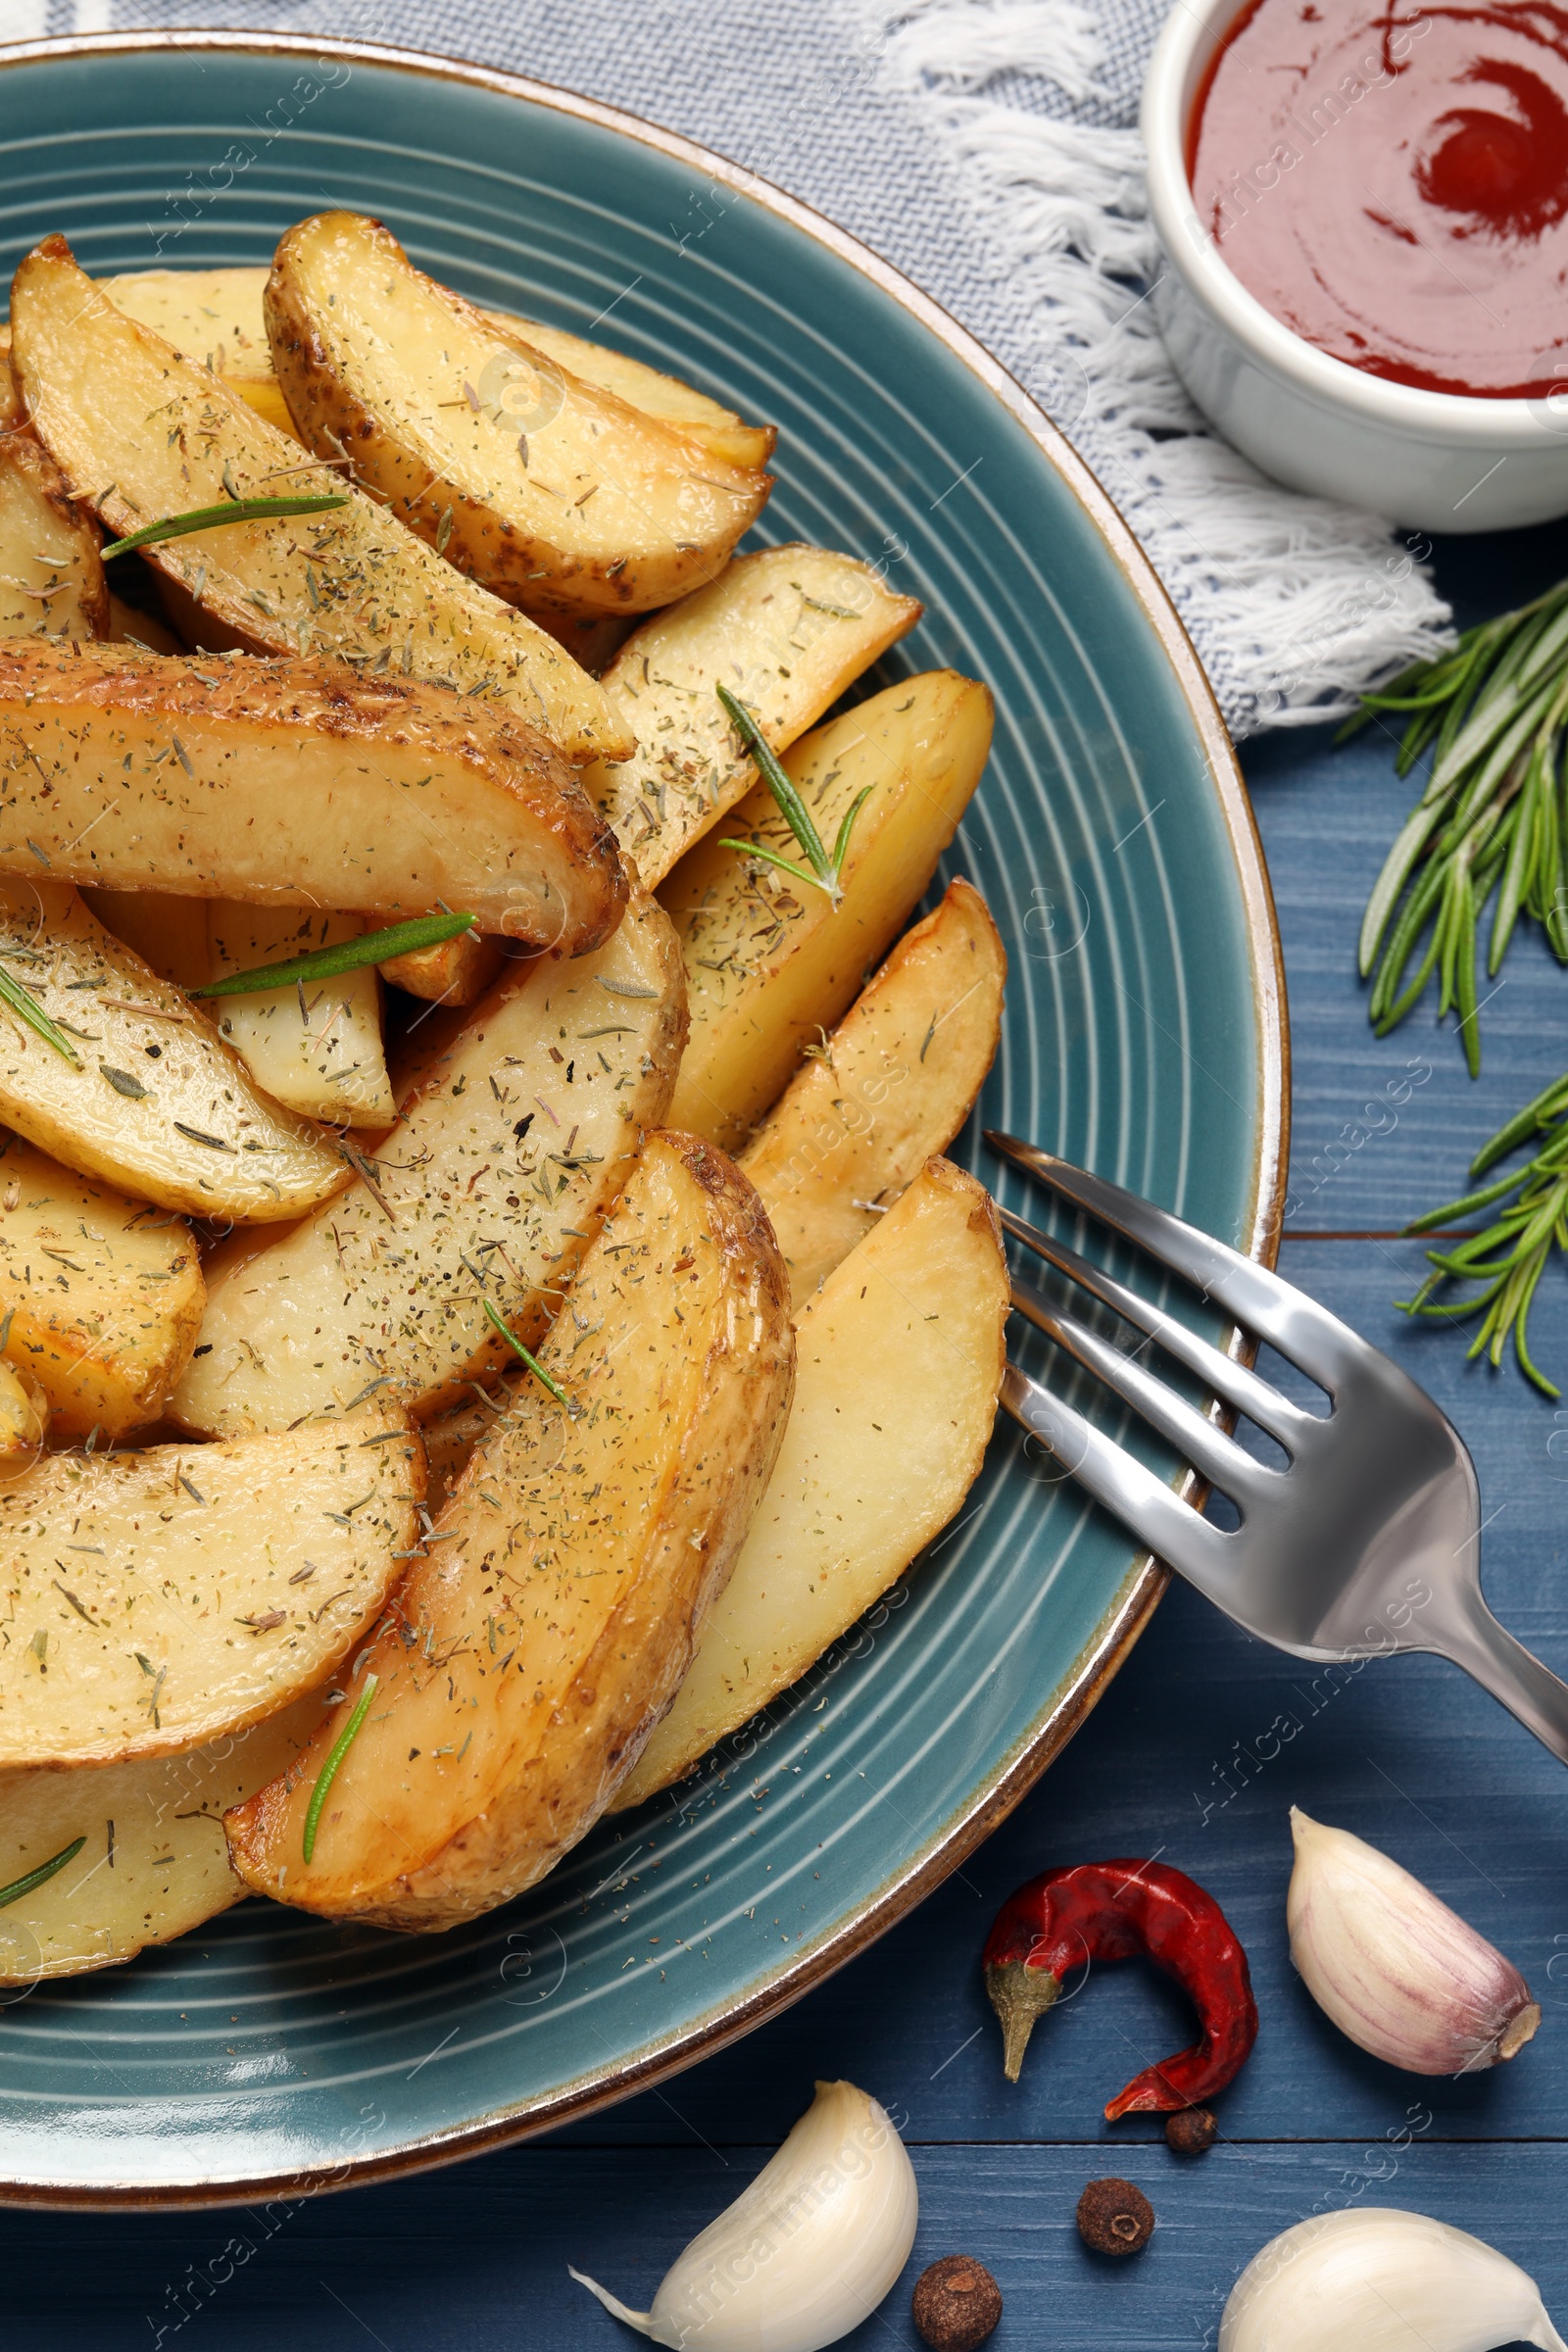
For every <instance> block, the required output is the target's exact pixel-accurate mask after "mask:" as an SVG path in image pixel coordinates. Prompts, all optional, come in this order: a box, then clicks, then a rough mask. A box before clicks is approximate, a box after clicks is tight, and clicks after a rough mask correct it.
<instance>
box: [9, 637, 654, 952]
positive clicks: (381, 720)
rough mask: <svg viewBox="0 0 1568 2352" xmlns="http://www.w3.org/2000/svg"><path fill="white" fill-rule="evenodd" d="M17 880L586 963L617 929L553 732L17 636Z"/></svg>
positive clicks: (376, 687) (331, 666)
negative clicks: (393, 922)
mask: <svg viewBox="0 0 1568 2352" xmlns="http://www.w3.org/2000/svg"><path fill="white" fill-rule="evenodd" d="M0 739H3V740H0V787H3V789H0V873H36V872H37V870H38V865H39V861H40V858H41V859H42V860H43V861H44V863H45V864H46V866H47V869H48V871H49V872H50V873H52V874H55V875H57V876H58V877H59V878H61V879H62V880H65V881H70V882H89V883H97V884H99V885H100V886H101V887H103V888H106V889H111V890H130V889H135V888H136V887H137V886H138V885H143V884H145V885H147V886H148V887H152V888H158V889H162V890H165V891H172V892H175V893H179V892H187V891H188V892H190V893H191V894H192V895H193V896H195V897H197V898H225V899H245V900H248V901H249V902H251V903H252V904H253V905H256V906H272V907H334V908H341V909H343V910H345V911H354V912H361V913H376V914H384V915H399V914H401V915H403V916H405V917H407V916H409V915H414V914H418V913H421V912H423V911H424V910H425V909H427V908H428V907H433V906H435V905H436V904H437V903H438V902H440V901H442V900H445V901H446V903H447V904H448V905H449V906H453V907H464V908H466V909H468V910H471V911H472V912H473V913H474V914H475V915H476V916H477V918H478V925H479V928H480V929H481V930H482V931H486V932H500V933H503V934H506V935H508V936H510V937H512V938H514V939H523V940H528V941H530V942H533V943H535V944H537V945H540V946H544V947H559V948H563V949H564V950H565V952H566V953H567V954H568V955H575V954H577V953H579V952H580V951H581V950H582V949H584V948H592V947H597V946H598V945H599V942H600V941H601V940H602V939H607V938H608V937H609V935H610V933H611V932H612V931H613V929H614V927H615V924H616V922H617V921H618V920H619V918H620V909H621V907H622V906H623V905H624V903H625V882H624V878H623V876H622V873H621V868H620V862H619V859H618V858H617V856H616V853H615V847H614V844H613V841H612V839H611V837H610V835H609V833H608V831H607V830H606V828H605V825H604V823H603V821H602V819H601V818H600V817H599V816H598V815H597V813H596V812H595V810H594V809H593V807H592V806H591V804H590V803H589V801H588V799H587V797H586V796H585V794H584V793H583V791H582V788H581V786H580V785H579V784H578V783H577V781H576V778H575V777H574V776H573V774H572V771H571V769H570V768H569V767H568V766H567V764H566V762H565V761H564V760H563V759H562V758H561V756H560V754H559V753H558V752H557V751H556V749H555V746H554V745H553V744H551V743H550V742H548V741H547V740H546V738H545V737H544V736H543V735H540V734H539V733H538V732H537V731H536V730H534V729H532V728H528V727H523V726H519V725H518V724H517V722H516V721H515V720H513V719H508V718H506V717H504V716H502V715H500V714H499V713H497V712H495V711H480V710H479V709H478V708H477V707H476V706H475V705H473V704H471V703H460V702H458V701H456V700H455V699H454V697H453V696H452V695H450V694H447V693H444V692H442V691H441V690H440V689H438V688H436V687H432V686H425V685H420V684H417V682H415V681H413V680H409V679H399V680H397V681H395V682H393V681H390V680H370V679H368V678H362V677H360V676H359V675H358V673H357V672H355V671H354V670H352V669H350V668H349V666H348V664H347V663H346V662H335V661H330V662H321V661H315V660H310V659H301V660H298V661H288V662H257V661H235V662H222V661H220V662H211V661H208V660H205V659H204V657H203V656H202V655H200V654H181V655H179V656H178V657H177V658H175V659H171V658H170V657H169V656H168V655H166V654H144V653H140V652H138V651H137V650H136V649H135V648H134V647H130V646H112V647H111V646H81V647H79V648H77V647H71V646H62V645H58V644H54V643H50V644H34V643H31V642H27V643H20V642H18V641H16V640H12V641H10V642H6V641H3V640H0Z"/></svg>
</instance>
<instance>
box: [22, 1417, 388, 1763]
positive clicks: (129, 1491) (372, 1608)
mask: <svg viewBox="0 0 1568 2352" xmlns="http://www.w3.org/2000/svg"><path fill="white" fill-rule="evenodd" d="M423 1498H424V1448H423V1446H421V1445H420V1443H419V1439H418V1435H417V1432H416V1431H415V1429H414V1428H413V1425H412V1423H410V1421H409V1420H408V1418H407V1416H406V1415H405V1414H404V1413H403V1412H402V1411H401V1410H400V1409H399V1408H398V1407H397V1406H396V1405H388V1404H383V1403H381V1402H380V1401H379V1400H377V1401H375V1402H374V1403H371V1404H367V1405H364V1406H362V1407H361V1408H360V1410H359V1411H357V1412H353V1413H345V1414H343V1415H342V1416H340V1417H339V1418H337V1419H335V1420H329V1421H311V1422H308V1423H307V1424H306V1425H305V1426H304V1427H303V1428H300V1429H295V1430H290V1431H289V1432H288V1433H287V1434H286V1435H284V1436H281V1437H269V1438H247V1439H245V1440H243V1441H242V1442H241V1443H240V1444H238V1445H234V1446H151V1447H150V1448H149V1449H148V1450H147V1451H146V1452H145V1453H117V1454H107V1455H106V1454H88V1453H56V1454H50V1455H48V1456H47V1457H46V1458H45V1459H44V1460H43V1461H41V1462H39V1463H38V1464H37V1466H36V1468H34V1469H33V1470H31V1471H29V1472H28V1473H27V1475H26V1476H25V1478H22V1479H20V1480H19V1481H18V1482H17V1483H16V1485H14V1486H12V1487H10V1488H9V1489H7V1490H5V1491H4V1492H0V1559H3V1561H4V1569H3V1581H4V1594H5V1608H6V1617H5V1629H4V1631H5V1640H4V1643H3V1645H0V1767H10V1766H14V1765H21V1764H33V1765H42V1764H47V1765H50V1766H53V1767H59V1766H63V1765H68V1764H115V1763H120V1762H123V1761H128V1760H129V1759H130V1758H131V1757H133V1756H154V1755H167V1754H169V1753H170V1751H171V1750H172V1749H174V1748H179V1747H194V1746H196V1745H198V1744H199V1743H201V1742H202V1741H205V1740H216V1739H219V1738H220V1737H221V1735H223V1734H224V1733H228V1732H237V1731H242V1730H243V1729H244V1727H245V1726H246V1725H247V1724H249V1723H257V1722H259V1721H260V1720H261V1719H262V1718H263V1717H264V1716H267V1715H272V1714H275V1713H276V1712H277V1710H278V1709H279V1708H280V1707H284V1706H287V1705H288V1704H289V1703H290V1701H291V1700H293V1699H296V1698H298V1697H300V1696H301V1695H302V1694H303V1693H304V1692H305V1691H310V1690H314V1689H315V1687H316V1686H317V1685H318V1684H319V1682H320V1681H321V1679H322V1677H323V1676H325V1675H327V1674H329V1673H331V1671H332V1669H333V1668H334V1667H335V1666H336V1665H337V1664H338V1662H339V1661H340V1660H341V1659H342V1658H343V1657H344V1656H345V1655H346V1653H347V1652H348V1650H349V1648H350V1646H351V1644H352V1643H354V1642H357V1641H359V1640H360V1639H361V1638H362V1637H363V1635H364V1634H365V1632H366V1631H367V1629H368V1627H369V1626H371V1625H373V1624H374V1622H375V1619H376V1616H377V1614H378V1612H379V1610H380V1608H381V1604H382V1602H383V1601H384V1600H385V1598H386V1595H387V1593H389V1592H390V1590H391V1588H392V1586H393V1585H394V1584H395V1583H396V1582H397V1579H398V1577H399V1575H400V1574H401V1573H402V1568H403V1558H404V1556H406V1555H407V1554H408V1553H409V1551H410V1547H411V1545H412V1544H413V1542H414V1539H415V1536H416V1534H417V1528H418V1517H417V1506H418V1504H419V1503H420V1502H421V1501H422V1500H423Z"/></svg>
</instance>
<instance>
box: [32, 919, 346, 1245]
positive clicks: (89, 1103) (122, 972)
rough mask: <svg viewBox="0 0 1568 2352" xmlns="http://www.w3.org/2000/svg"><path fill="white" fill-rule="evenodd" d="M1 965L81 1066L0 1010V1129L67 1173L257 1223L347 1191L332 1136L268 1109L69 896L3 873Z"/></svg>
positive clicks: (163, 989) (206, 1027)
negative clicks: (57, 1029)
mask: <svg viewBox="0 0 1568 2352" xmlns="http://www.w3.org/2000/svg"><path fill="white" fill-rule="evenodd" d="M0 967H3V968H4V969H5V970H7V971H8V972H10V973H11V974H12V975H13V977H14V978H16V979H19V980H20V981H22V983H23V984H24V986H25V988H26V989H27V991H28V993H29V994H30V995H31V996H32V997H33V998H34V999H35V1000H36V1001H37V1003H38V1004H39V1005H42V1007H43V1009H44V1011H45V1012H46V1013H48V1015H49V1017H50V1018H51V1020H53V1021H56V1022H58V1023H60V1024H61V1025H62V1026H63V1027H64V1029H65V1031H66V1034H67V1035H68V1036H69V1037H70V1038H71V1040H72V1043H73V1047H74V1049H75V1052H76V1054H77V1056H78V1058H77V1059H76V1060H75V1061H74V1062H71V1061H68V1060H67V1059H66V1058H65V1056H64V1054H61V1053H60V1052H58V1050H57V1049H56V1048H55V1047H54V1046H52V1045H51V1044H49V1043H48V1041H47V1040H46V1039H44V1038H42V1037H40V1036H38V1034H37V1033H36V1031H34V1030H32V1029H30V1028H28V1027H26V1026H25V1023H24V1022H23V1021H22V1020H21V1018H20V1016H19V1015H18V1014H16V1013H15V1012H12V1011H10V1010H9V1009H6V1010H3V1011H0V1121H3V1122H4V1123H5V1124H6V1125H7V1126H10V1127H14V1128H15V1129H16V1130H17V1132H18V1133H19V1134H20V1135H24V1136H25V1137H26V1139H27V1141H28V1143H30V1144H36V1145H37V1147H38V1149H39V1150H40V1151H41V1152H49V1153H50V1154H51V1155H52V1156H53V1157H54V1158H55V1159H59V1160H63V1161H64V1162H65V1164H66V1166H67V1167H68V1168H75V1169H76V1170H77V1171H78V1173H80V1174H81V1175H84V1176H101V1177H104V1178H106V1179H107V1180H108V1182H109V1183H110V1184H113V1185H116V1186H119V1187H121V1188H122V1189H123V1190H124V1191H125V1192H129V1193H135V1194H138V1195H139V1196H140V1198H141V1199H142V1200H143V1201H156V1202H157V1203H158V1205H159V1206H160V1207H161V1208H172V1209H177V1210H180V1211H181V1212H182V1213H184V1214H187V1215H190V1216H196V1217H234V1218H238V1219H241V1220H243V1221H244V1222H246V1223H254V1224H263V1225H266V1224H271V1223H274V1222H275V1221H276V1220H277V1219H279V1218H281V1217H299V1216H303V1215H304V1213H305V1211H306V1210H307V1209H308V1208H314V1207H315V1206H316V1204H317V1202H318V1201H328V1200H330V1199H331V1197H332V1195H333V1194H334V1193H338V1192H341V1191H342V1189H343V1187H344V1186H345V1184H347V1183H348V1182H349V1181H350V1171H349V1169H348V1167H347V1166H346V1165H345V1164H344V1160H343V1156H342V1153H341V1152H340V1151H339V1149H338V1145H337V1142H336V1139H335V1138H333V1137H329V1136H326V1135H323V1133H322V1132H321V1130H320V1128H319V1127H315V1126H312V1125H311V1124H310V1122H309V1121H307V1120H305V1119H300V1118H296V1117H295V1116H294V1115H293V1113H292V1112H289V1111H286V1110H282V1109H280V1108H279V1107H278V1106H277V1104H275V1103H270V1102H269V1101H268V1100H267V1098H266V1096H265V1095H263V1094H261V1093H260V1092H259V1091H258V1090H257V1088H256V1087H254V1086H253V1085H252V1083H251V1077H250V1072H249V1071H248V1070H247V1069H246V1067H245V1065H244V1063H243V1062H242V1061H241V1060H240V1058H239V1055H238V1054H236V1053H235V1052H234V1051H233V1049H232V1047H230V1046H227V1045H225V1044H224V1043H223V1040H222V1039H221V1037H220V1036H219V1034H218V1031H217V1030H216V1029H215V1028H214V1027H213V1024H212V1023H211V1021H209V1020H208V1019H207V1017H206V1015H205V1014H204V1013H202V1012H200V1011H198V1010H197V1008H196V1007H195V1006H194V1005H190V1004H188V1003H187V1001H186V999H185V998H184V997H183V996H182V995H181V994H180V992H179V990H178V989H175V988H172V987H170V985H169V983H168V982H167V981H164V980H160V979H159V977H158V975H157V973H156V972H153V971H149V969H148V968H147V966H146V964H145V963H143V962H142V960H141V957H140V956H137V955H135V954H133V953H132V951H131V950H130V949H129V948H126V947H123V946H122V945H121V943H120V941H119V940H118V939H115V938H113V937H112V936H111V934H110V933H109V932H107V931H106V930H105V929H104V927H103V925H102V924H101V923H100V922H98V921H97V919H96V918H95V917H94V916H93V915H92V914H91V913H90V912H89V910H88V908H87V907H85V906H84V905H83V904H82V901H81V899H80V897H79V895H78V894H77V893H76V892H75V891H73V890H72V889H71V888H69V886H68V885H67V884H65V883H63V882H51V881H46V880H45V879H44V878H43V877H42V876H41V875H40V877H39V879H38V880H37V881H36V882H24V881H14V880H8V879H5V878H4V877H0Z"/></svg>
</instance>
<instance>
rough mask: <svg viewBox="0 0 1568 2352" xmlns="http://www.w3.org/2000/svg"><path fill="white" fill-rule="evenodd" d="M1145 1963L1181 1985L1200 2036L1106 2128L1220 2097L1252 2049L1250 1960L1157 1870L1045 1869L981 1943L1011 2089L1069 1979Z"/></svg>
mask: <svg viewBox="0 0 1568 2352" xmlns="http://www.w3.org/2000/svg"><path fill="white" fill-rule="evenodd" d="M1140 1956H1142V1957H1143V1958H1145V1959H1149V1960H1152V1961H1153V1963H1154V1965H1155V1967H1156V1968H1162V1969H1163V1970H1164V1971H1165V1974H1166V1975H1167V1976H1169V1977H1174V1978H1175V1979H1176V1982H1177V1983H1178V1984H1179V1985H1182V1986H1183V1988H1184V1989H1185V1990H1186V1992H1187V1993H1188V1995H1189V1997H1190V1998H1191V2000H1192V2003H1193V2006H1194V2008H1195V2009H1196V2010H1197V2011H1198V2015H1199V2021H1200V2023H1201V2026H1202V2029H1203V2031H1202V2034H1201V2037H1200V2039H1199V2040H1198V2041H1196V2042H1195V2043H1194V2044H1193V2046H1192V2048H1191V2049H1190V2050H1181V2051H1178V2053H1177V2055H1176V2056H1175V2057H1174V2058H1166V2059H1164V2060H1163V2061H1162V2062H1161V2063H1160V2064H1159V2065H1158V2066H1150V2067H1146V2068H1145V2069H1144V2072H1143V2073H1142V2074H1141V2075H1135V2076H1134V2078H1133V2080H1132V2081H1131V2082H1129V2083H1128V2084H1127V2086H1126V2088H1125V2089H1124V2090H1121V2091H1118V2092H1117V2094H1116V2096H1115V2098H1113V2099H1112V2100H1111V2102H1110V2105H1109V2106H1108V2107H1107V2108H1106V2109H1105V2118H1106V2121H1107V2122H1109V2123H1114V2122H1115V2121H1116V2118H1117V2117H1118V2116H1120V2115H1134V2114H1156V2115H1165V2114H1169V2113H1171V2112H1173V2111H1174V2110H1175V2109H1177V2108H1180V2107H1192V2106H1196V2105H1197V2104H1198V2103H1199V2101H1200V2100H1202V2099H1207V2098H1212V2096H1213V2095H1214V2093H1215V2092H1216V2091H1218V2090H1223V2089H1224V2087H1225V2085H1226V2083H1227V2082H1231V2081H1232V2079H1233V2078H1234V2077H1235V2076H1236V2075H1237V2074H1238V2073H1239V2072H1240V2070H1241V2068H1242V2066H1243V2065H1244V2064H1245V2062H1246V2060H1247V2057H1248V2055H1249V2053H1250V2050H1251V2047H1252V2044H1253V2042H1254V2041H1255V2040H1256V2039H1257V2003H1256V2002H1255V2001H1254V2000H1253V1998H1252V1984H1251V1979H1250V1976H1249V1975H1248V1969H1247V1954H1246V1953H1245V1952H1244V1951H1243V1949H1242V1947H1241V1944H1240V1942H1239V1941H1238V1940H1237V1936H1236V1933H1235V1931H1234V1929H1233V1928H1232V1927H1231V1924H1230V1922H1229V1920H1228V1919H1227V1918H1226V1917H1225V1914H1224V1912H1223V1911H1222V1910H1221V1909H1220V1907H1219V1905H1218V1903H1216V1902H1215V1900H1214V1898H1213V1896H1212V1895H1210V1894H1205V1893H1204V1891H1203V1889H1202V1887H1200V1886H1199V1885H1198V1884H1197V1882H1196V1881H1195V1880H1193V1879H1190V1878H1188V1877H1187V1876H1186V1875H1185V1873H1183V1872H1182V1871H1179V1870H1167V1869H1164V1868H1162V1867H1161V1865H1160V1864H1158V1863H1157V1862H1083V1863H1080V1864H1078V1865H1077V1867H1076V1868H1074V1869H1072V1870H1048V1871H1046V1872H1045V1873H1044V1875H1043V1876H1042V1877H1040V1878H1038V1879H1031V1880H1030V1881H1029V1883H1028V1885H1027V1886H1025V1887H1019V1888H1018V1890H1017V1892H1016V1893H1015V1894H1011V1895H1009V1896H1008V1897H1007V1900H1006V1901H1005V1903H1004V1904H1003V1906H1002V1909H1001V1910H1000V1911H999V1912H998V1913H997V1916H996V1920H995V1922H994V1923H993V1925H992V1929H991V1934H990V1935H989V1936H987V1938H986V1949H985V1971H986V1990H987V1992H988V1993H989V1994H990V1995H991V2005H992V2007H993V2008H994V2009H995V2011H996V2013H997V2015H998V2017H999V2018H1000V2019H1001V2020H1002V2032H1003V2041H1004V2058H1003V2062H1004V2064H1005V2068H1006V2072H1007V2080H1008V2081H1009V2082H1017V2080H1018V2075H1019V2071H1020V2069H1021V2068H1022V2065H1023V2054H1024V2050H1025V2048H1026V2046H1027V2044H1028V2040H1029V2035H1030V2034H1031V2033H1032V2032H1033V2030H1034V2024H1035V2020H1036V2019H1037V2018H1040V2017H1043V2016H1044V2015H1045V2013H1046V2011H1047V2010H1048V2009H1049V2008H1050V2007H1051V2005H1052V2003H1053V2001H1054V1999H1055V1998H1056V1995H1057V1994H1058V1993H1059V1992H1060V1990H1061V1986H1062V1980H1063V1978H1065V1977H1066V1976H1067V1975H1068V1974H1069V1973H1070V1972H1071V1971H1072V1970H1073V1969H1075V1968H1082V1967H1083V1966H1084V1964H1085V1962H1087V1961H1094V1960H1132V1959H1136V1958H1138V1957H1140Z"/></svg>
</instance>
